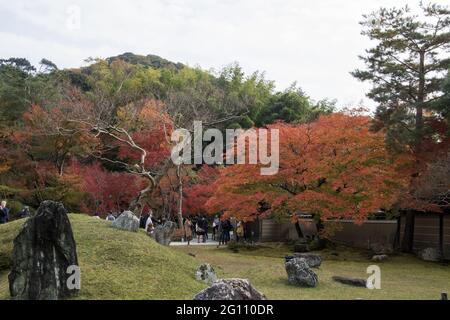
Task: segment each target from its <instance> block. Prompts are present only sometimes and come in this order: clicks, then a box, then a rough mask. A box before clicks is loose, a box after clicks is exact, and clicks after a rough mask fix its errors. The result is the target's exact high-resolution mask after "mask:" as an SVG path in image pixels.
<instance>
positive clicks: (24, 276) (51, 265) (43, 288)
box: [8, 201, 78, 300]
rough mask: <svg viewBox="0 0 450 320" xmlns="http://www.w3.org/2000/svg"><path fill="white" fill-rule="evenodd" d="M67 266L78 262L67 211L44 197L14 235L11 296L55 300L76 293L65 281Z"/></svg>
mask: <svg viewBox="0 0 450 320" xmlns="http://www.w3.org/2000/svg"><path fill="white" fill-rule="evenodd" d="M69 266H78V260H77V250H76V245H75V240H74V238H73V233H72V227H71V225H70V221H69V218H68V217H67V211H66V209H65V208H64V206H63V205H62V204H61V203H59V202H54V201H44V202H42V203H41V205H40V207H39V209H38V210H37V212H36V213H35V214H34V215H32V216H31V217H30V218H29V219H28V220H27V221H26V222H25V223H24V225H23V227H22V230H21V231H20V233H19V235H18V236H17V237H16V238H15V239H14V248H13V253H12V268H11V272H10V274H9V276H8V280H9V290H10V294H11V297H12V298H13V299H20V300H57V299H63V298H67V297H70V296H72V295H75V294H76V293H77V292H78V289H74V288H72V286H70V287H69V286H68V284H67V280H68V278H69V277H71V275H72V273H67V271H68V267H69ZM72 268H73V267H72ZM69 271H70V269H69Z"/></svg>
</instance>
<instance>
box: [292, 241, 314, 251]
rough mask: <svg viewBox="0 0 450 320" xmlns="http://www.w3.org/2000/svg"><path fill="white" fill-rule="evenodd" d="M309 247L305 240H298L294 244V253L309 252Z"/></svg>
mask: <svg viewBox="0 0 450 320" xmlns="http://www.w3.org/2000/svg"><path fill="white" fill-rule="evenodd" d="M309 251H310V249H309V246H308V242H307V241H306V239H298V240H297V241H296V242H295V244H294V252H309Z"/></svg>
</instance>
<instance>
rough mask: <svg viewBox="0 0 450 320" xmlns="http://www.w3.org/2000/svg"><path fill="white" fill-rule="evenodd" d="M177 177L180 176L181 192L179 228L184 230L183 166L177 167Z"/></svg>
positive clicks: (179, 185)
mask: <svg viewBox="0 0 450 320" xmlns="http://www.w3.org/2000/svg"><path fill="white" fill-rule="evenodd" d="M177 175H178V192H179V201H178V227H179V228H180V229H182V228H183V180H182V178H181V166H178V167H177Z"/></svg>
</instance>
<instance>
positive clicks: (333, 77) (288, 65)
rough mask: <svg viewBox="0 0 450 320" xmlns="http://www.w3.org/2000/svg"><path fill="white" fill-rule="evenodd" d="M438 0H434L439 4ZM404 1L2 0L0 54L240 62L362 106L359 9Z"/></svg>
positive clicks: (79, 60)
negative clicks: (147, 56)
mask: <svg viewBox="0 0 450 320" xmlns="http://www.w3.org/2000/svg"><path fill="white" fill-rule="evenodd" d="M445 2H446V1H444V0H441V1H438V3H445ZM406 3H410V5H413V6H414V5H417V4H418V3H419V1H407V0H312V1H310V0H308V1H306V0H270V1H264V0H185V1H182V0H134V1H130V0H129V1H125V0H121V1H118V0H108V1H93V0H73V1H64V0H59V1H51V0H34V1H22V0H0V57H2V58H6V57H11V56H14V57H25V58H27V59H29V60H30V61H31V62H32V63H37V62H38V61H39V60H40V59H41V58H44V57H45V58H47V59H49V60H51V61H53V62H54V63H56V64H57V65H58V67H60V68H63V67H78V66H81V65H83V64H84V62H83V60H84V59H85V58H87V57H102V58H106V57H109V56H112V55H117V54H120V53H123V52H134V53H136V54H144V55H145V54H149V53H152V54H156V55H159V56H161V57H164V58H166V59H169V60H172V61H175V62H182V63H186V64H188V65H190V66H196V65H199V66H201V67H202V68H204V69H210V68H214V69H220V68H221V67H223V66H225V65H227V64H229V63H231V62H234V61H238V62H239V63H240V64H241V65H242V67H243V68H244V70H245V71H246V72H252V71H255V70H260V71H265V72H266V76H267V78H268V79H271V80H275V81H276V84H277V88H278V89H280V90H281V89H284V88H286V87H287V86H289V85H290V84H291V83H292V82H294V81H297V83H298V85H299V86H300V87H302V88H303V90H304V91H305V92H306V93H307V94H309V95H310V96H311V97H312V98H314V99H322V98H326V97H328V98H336V99H338V102H339V105H340V106H351V105H356V104H358V103H359V102H360V101H361V100H363V101H364V104H365V105H367V106H372V105H373V103H371V102H370V101H369V100H368V99H366V98H365V92H366V91H367V88H368V85H367V84H361V83H359V82H358V81H357V80H356V79H353V78H352V77H351V76H350V74H349V72H350V71H351V70H353V69H355V68H357V67H360V66H361V63H360V62H359V60H358V58H357V56H358V54H361V53H363V52H364V49H365V48H367V47H370V42H369V41H368V40H367V39H365V38H364V37H363V36H361V35H360V31H361V28H360V25H359V24H358V22H359V21H360V20H361V15H362V14H364V13H369V12H371V11H374V10H376V9H377V8H379V7H380V6H403V5H405V4H406Z"/></svg>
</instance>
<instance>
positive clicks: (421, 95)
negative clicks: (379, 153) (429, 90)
mask: <svg viewBox="0 0 450 320" xmlns="http://www.w3.org/2000/svg"><path fill="white" fill-rule="evenodd" d="M424 103H425V52H423V51H422V52H420V61H419V88H418V92H417V106H416V137H415V140H416V141H415V145H416V152H420V149H421V144H422V137H423V107H424Z"/></svg>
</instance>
